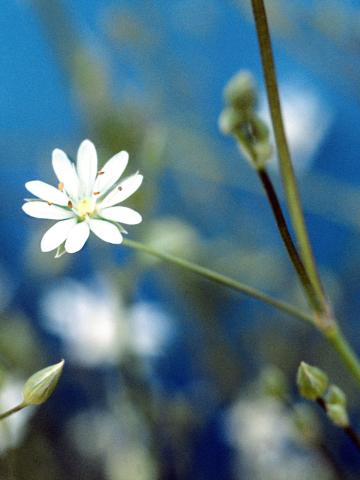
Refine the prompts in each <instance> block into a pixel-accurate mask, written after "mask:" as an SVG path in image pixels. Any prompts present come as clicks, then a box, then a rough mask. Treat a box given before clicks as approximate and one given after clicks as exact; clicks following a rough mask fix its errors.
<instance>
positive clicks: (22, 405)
mask: <svg viewBox="0 0 360 480" xmlns="http://www.w3.org/2000/svg"><path fill="white" fill-rule="evenodd" d="M27 406H28V405H27V403H25V402H22V403H20V404H19V405H16V407H12V408H10V409H9V410H7V411H6V412H4V413H0V421H1V420H5V418H7V417H10V415H13V414H14V413H17V412H20V410H22V409H23V408H26V407H27Z"/></svg>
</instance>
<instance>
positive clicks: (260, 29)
mask: <svg viewBox="0 0 360 480" xmlns="http://www.w3.org/2000/svg"><path fill="white" fill-rule="evenodd" d="M251 1H252V8H253V14H254V18H255V23H256V30H257V36H258V41H259V46H260V53H261V60H262V66H263V71H264V77H265V84H266V90H267V97H268V102H269V108H270V113H271V119H272V124H273V128H274V134H275V140H276V146H277V151H278V155H279V160H280V171H281V175H282V179H283V184H284V188H285V194H286V199H287V203H288V207H289V213H290V217H291V220H292V222H293V225H294V230H295V233H296V236H297V240H298V242H299V245H300V251H301V254H302V258H303V261H304V265H305V267H306V270H307V272H308V275H309V277H310V280H311V282H312V284H313V287H314V290H315V291H316V294H317V296H318V299H319V301H320V302H321V303H323V304H324V305H325V304H326V300H325V297H324V292H323V289H322V285H321V282H320V278H319V274H318V272H317V269H316V265H315V260H314V256H313V253H312V248H311V244H310V240H309V236H308V233H307V229H306V225H305V219H304V214H303V211H302V207H301V201H300V195H299V192H298V188H297V184H296V179H295V175H294V170H293V166H292V162H291V156H290V151H289V147H288V143H287V139H286V135H285V128H284V123H283V118H282V113H281V105H280V96H279V90H278V86H277V79H276V70H275V64H274V58H273V52H272V46H271V38H270V33H269V27H268V22H267V17H266V10H265V6H264V1H263V0H251Z"/></svg>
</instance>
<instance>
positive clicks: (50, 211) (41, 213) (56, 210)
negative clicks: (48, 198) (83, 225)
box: [21, 200, 74, 220]
mask: <svg viewBox="0 0 360 480" xmlns="http://www.w3.org/2000/svg"><path fill="white" fill-rule="evenodd" d="M21 208H22V209H23V211H24V212H25V213H27V214H28V215H30V217H35V218H47V219H49V220H64V219H65V218H71V217H74V213H73V212H72V211H71V210H65V208H61V207H58V206H56V205H49V204H48V203H46V202H40V201H37V200H35V201H31V202H26V203H24V205H23V206H22V207H21Z"/></svg>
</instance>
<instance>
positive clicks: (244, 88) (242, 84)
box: [224, 71, 257, 111]
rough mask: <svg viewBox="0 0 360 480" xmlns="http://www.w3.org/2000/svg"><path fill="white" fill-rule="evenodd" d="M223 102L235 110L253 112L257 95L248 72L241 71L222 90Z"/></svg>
mask: <svg viewBox="0 0 360 480" xmlns="http://www.w3.org/2000/svg"><path fill="white" fill-rule="evenodd" d="M224 97H225V101H226V102H227V103H228V104H229V105H231V106H233V107H234V108H235V109H236V110H240V111H243V110H253V109H254V108H255V106H256V102H257V95H256V88H255V82H254V79H253V76H252V75H251V73H250V72H247V71H241V72H239V73H237V74H236V75H234V76H233V77H232V78H231V79H230V81H229V82H228V84H227V85H226V87H225V90H224Z"/></svg>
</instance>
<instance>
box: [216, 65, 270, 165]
mask: <svg viewBox="0 0 360 480" xmlns="http://www.w3.org/2000/svg"><path fill="white" fill-rule="evenodd" d="M224 97H225V102H226V104H227V106H226V107H225V109H224V110H223V112H222V113H221V115H220V118H219V127H220V130H221V131H222V132H223V133H225V134H227V135H233V136H234V137H235V138H236V140H237V142H238V145H239V148H240V150H241V151H242V153H243V154H244V155H245V157H246V158H247V159H248V160H249V161H250V163H251V165H252V166H253V167H255V168H256V169H262V168H263V167H264V165H265V163H266V161H267V160H269V159H270V158H271V156H272V153H273V148H272V145H271V143H270V135H269V129H268V127H267V125H266V124H265V122H264V121H263V120H262V119H261V118H260V117H259V116H258V115H257V113H256V111H255V108H256V104H257V94H256V89H255V84H254V80H253V77H252V76H251V74H250V73H249V72H245V71H241V72H239V73H237V74H236V75H235V76H234V77H233V78H231V80H230V81H229V82H228V84H227V85H226V87H225V90H224Z"/></svg>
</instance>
